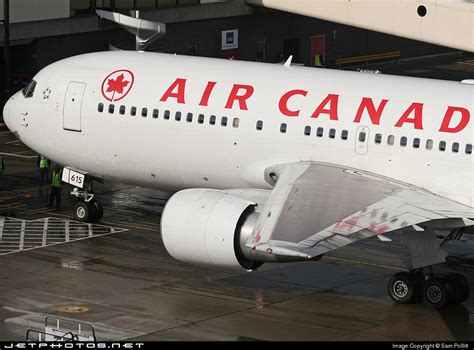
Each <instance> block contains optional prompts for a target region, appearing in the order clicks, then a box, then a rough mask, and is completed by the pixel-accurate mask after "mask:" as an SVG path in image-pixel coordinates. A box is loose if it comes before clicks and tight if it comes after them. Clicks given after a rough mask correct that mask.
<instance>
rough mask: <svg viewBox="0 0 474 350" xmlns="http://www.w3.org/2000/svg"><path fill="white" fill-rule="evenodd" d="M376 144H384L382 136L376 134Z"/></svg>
mask: <svg viewBox="0 0 474 350" xmlns="http://www.w3.org/2000/svg"><path fill="white" fill-rule="evenodd" d="M375 143H377V144H381V143H382V134H375Z"/></svg>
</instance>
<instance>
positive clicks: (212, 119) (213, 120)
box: [209, 115, 216, 125]
mask: <svg viewBox="0 0 474 350" xmlns="http://www.w3.org/2000/svg"><path fill="white" fill-rule="evenodd" d="M209 124H211V125H215V124H216V116H215V115H211V116H210V117H209Z"/></svg>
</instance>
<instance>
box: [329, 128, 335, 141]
mask: <svg viewBox="0 0 474 350" xmlns="http://www.w3.org/2000/svg"><path fill="white" fill-rule="evenodd" d="M329 137H330V138H331V139H333V138H335V137H336V129H329Z"/></svg>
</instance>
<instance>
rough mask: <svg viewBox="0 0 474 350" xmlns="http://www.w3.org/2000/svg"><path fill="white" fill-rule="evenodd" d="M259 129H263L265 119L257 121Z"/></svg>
mask: <svg viewBox="0 0 474 350" xmlns="http://www.w3.org/2000/svg"><path fill="white" fill-rule="evenodd" d="M256 127H257V130H262V129H263V121H261V120H259V121H257V126H256Z"/></svg>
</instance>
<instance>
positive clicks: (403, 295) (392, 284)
mask: <svg viewBox="0 0 474 350" xmlns="http://www.w3.org/2000/svg"><path fill="white" fill-rule="evenodd" d="M415 288H416V283H415V280H414V278H413V276H412V275H411V274H409V273H408V272H399V273H396V274H395V275H393V276H392V277H391V278H390V280H389V281H388V295H389V296H390V298H391V299H392V300H393V301H394V302H396V303H398V304H410V303H413V302H414V300H415V296H416V293H415Z"/></svg>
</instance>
